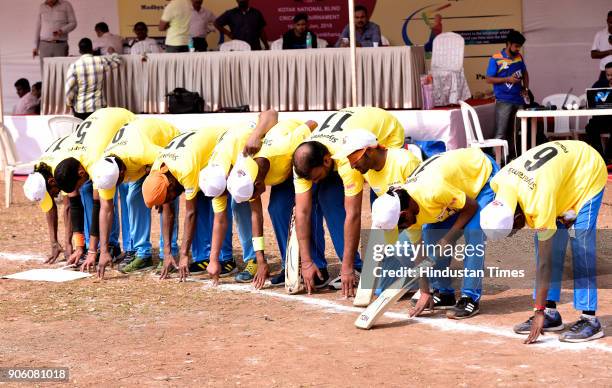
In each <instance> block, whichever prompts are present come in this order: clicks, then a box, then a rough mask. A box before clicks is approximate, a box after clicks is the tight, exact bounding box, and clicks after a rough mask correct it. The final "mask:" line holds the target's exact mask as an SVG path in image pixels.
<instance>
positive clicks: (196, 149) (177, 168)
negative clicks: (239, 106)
mask: <svg viewBox="0 0 612 388" xmlns="http://www.w3.org/2000/svg"><path fill="white" fill-rule="evenodd" d="M225 131H227V128H225V127H221V126H211V127H207V128H202V129H199V130H196V131H188V132H184V133H181V134H180V135H178V136H177V137H175V138H174V139H172V141H171V142H170V143H169V144H168V145H167V146H166V148H165V149H164V150H162V151H161V152H160V153H159V155H158V156H157V159H156V160H155V162H154V163H153V167H152V168H151V170H153V171H155V170H159V169H160V168H161V165H162V164H165V165H166V166H167V167H168V170H169V171H170V173H171V174H172V175H173V176H174V177H175V178H176V179H177V180H178V182H179V183H180V184H181V185H182V186H183V188H184V189H185V198H186V199H187V200H188V201H189V200H192V199H194V198H195V197H196V195H197V194H198V190H199V189H200V188H199V186H198V181H199V176H200V170H202V169H203V168H204V167H206V165H207V164H208V161H209V160H210V156H211V154H212V152H213V149H214V148H215V145H216V144H217V142H218V141H219V138H220V137H221V135H222V134H223V133H224V132H225Z"/></svg>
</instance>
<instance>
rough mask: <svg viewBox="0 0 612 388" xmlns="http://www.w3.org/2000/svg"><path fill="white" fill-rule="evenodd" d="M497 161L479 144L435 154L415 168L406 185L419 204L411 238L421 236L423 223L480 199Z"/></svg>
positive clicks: (443, 218) (442, 218)
mask: <svg viewBox="0 0 612 388" xmlns="http://www.w3.org/2000/svg"><path fill="white" fill-rule="evenodd" d="M492 171H493V165H492V164H491V161H490V160H489V158H487V156H486V155H485V154H484V152H482V151H481V150H480V149H479V148H464V149H459V150H454V151H448V152H445V153H442V154H438V155H434V156H432V157H431V158H429V159H427V160H426V161H424V162H423V163H421V164H420V165H419V167H417V169H416V170H414V171H413V173H412V175H410V177H409V178H408V180H407V181H406V184H405V185H404V186H403V187H404V189H406V191H407V192H408V194H409V195H410V197H411V198H412V199H414V201H415V202H416V203H417V204H418V205H419V214H418V215H417V217H416V223H415V224H414V225H412V226H410V227H409V228H408V236H409V237H410V241H412V242H413V243H417V242H418V241H420V239H421V230H422V227H423V225H425V224H432V223H436V222H442V221H444V220H446V219H447V218H448V217H450V216H452V215H453V214H455V213H457V212H458V211H459V210H461V209H463V207H464V206H465V201H466V198H467V197H469V198H472V199H476V197H478V194H479V193H480V190H482V188H483V187H484V185H485V184H486V183H487V181H488V180H489V178H490V176H491V172H492Z"/></svg>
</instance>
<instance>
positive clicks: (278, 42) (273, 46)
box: [270, 38, 283, 50]
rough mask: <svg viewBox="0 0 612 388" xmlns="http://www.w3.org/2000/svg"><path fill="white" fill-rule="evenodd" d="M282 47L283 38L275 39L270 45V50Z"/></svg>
mask: <svg viewBox="0 0 612 388" xmlns="http://www.w3.org/2000/svg"><path fill="white" fill-rule="evenodd" d="M282 49H283V38H281V39H277V40H275V41H274V42H272V44H271V45H270V50H282Z"/></svg>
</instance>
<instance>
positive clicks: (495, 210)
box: [480, 199, 514, 240]
mask: <svg viewBox="0 0 612 388" xmlns="http://www.w3.org/2000/svg"><path fill="white" fill-rule="evenodd" d="M513 226H514V212H513V211H512V209H511V208H510V206H508V205H506V204H505V203H504V202H502V201H500V200H498V199H496V200H495V201H493V202H491V203H489V204H488V205H487V206H485V207H484V208H483V209H482V210H481V211H480V227H481V228H482V230H483V231H484V232H485V234H486V235H487V238H488V239H489V240H501V239H503V238H504V237H508V235H509V234H510V232H512V227H513Z"/></svg>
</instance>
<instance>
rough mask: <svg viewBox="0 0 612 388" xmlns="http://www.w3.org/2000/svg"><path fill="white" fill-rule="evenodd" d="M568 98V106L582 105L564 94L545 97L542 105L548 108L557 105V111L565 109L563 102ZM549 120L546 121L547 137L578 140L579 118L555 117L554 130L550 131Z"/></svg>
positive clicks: (571, 95)
mask: <svg viewBox="0 0 612 388" xmlns="http://www.w3.org/2000/svg"><path fill="white" fill-rule="evenodd" d="M566 96H567V101H566V102H565V103H566V104H572V105H573V104H574V103H576V104H580V99H579V98H578V97H577V96H575V95H573V94H570V95H567V94H563V93H559V94H552V95H550V96H547V97H544V98H543V99H542V105H544V106H546V105H548V104H550V105H556V106H557V109H559V110H561V109H563V106H562V105H563V101H565V97H566ZM547 121H548V120H544V133H546V136H547V137H548V138H549V139H550V138H573V139H576V140H578V133H579V131H578V117H555V121H554V123H555V124H554V125H555V127H554V129H553V130H552V131H550V129H549V128H548V122H547ZM580 132H582V133H583V134H584V133H586V132H584V131H580Z"/></svg>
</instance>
